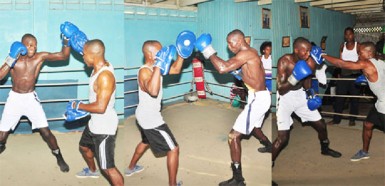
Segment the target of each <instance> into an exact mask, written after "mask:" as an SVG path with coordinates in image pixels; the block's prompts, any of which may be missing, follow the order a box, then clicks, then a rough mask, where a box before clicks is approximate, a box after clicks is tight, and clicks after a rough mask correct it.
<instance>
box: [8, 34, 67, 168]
mask: <svg viewBox="0 0 385 186" xmlns="http://www.w3.org/2000/svg"><path fill="white" fill-rule="evenodd" d="M62 34H65V33H63V32H62ZM68 39H69V38H66V37H63V41H62V42H63V47H62V50H61V51H60V52H57V53H49V52H36V51H37V40H36V38H35V36H33V35H32V34H25V35H24V36H23V37H22V39H21V42H18V41H16V42H14V43H13V44H12V46H11V48H10V53H9V56H8V57H7V58H6V59H5V64H3V65H2V66H1V70H0V79H3V78H4V77H5V76H6V75H7V74H8V72H10V73H11V77H12V90H11V91H10V92H9V95H8V99H7V102H6V104H5V106H4V111H3V114H2V117H1V123H0V153H2V152H3V151H4V150H5V144H6V141H7V138H8V135H9V131H10V130H14V129H15V127H16V125H17V123H18V122H19V120H20V117H22V116H26V117H28V119H29V120H30V121H31V123H32V129H38V130H39V132H40V134H41V136H42V137H43V139H44V141H45V142H46V143H47V144H48V146H49V148H50V149H51V150H52V153H53V155H54V156H55V157H56V159H57V164H58V165H59V167H60V170H61V171H63V172H68V171H69V167H68V165H67V163H66V162H65V161H64V159H63V157H62V154H61V151H60V149H59V146H58V144H57V141H56V138H55V136H54V135H53V134H52V133H51V131H50V129H49V127H48V122H47V118H46V115H45V113H44V110H43V107H42V105H41V103H40V100H39V98H38V96H37V94H36V92H35V85H36V79H37V77H38V76H39V72H40V69H41V66H42V65H43V63H44V62H51V61H62V60H67V59H68V57H69V54H70V47H68Z"/></svg>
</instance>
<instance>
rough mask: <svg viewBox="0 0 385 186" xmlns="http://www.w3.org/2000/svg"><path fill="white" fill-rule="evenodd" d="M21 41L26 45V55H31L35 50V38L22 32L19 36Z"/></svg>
mask: <svg viewBox="0 0 385 186" xmlns="http://www.w3.org/2000/svg"><path fill="white" fill-rule="evenodd" d="M21 42H22V43H23V44H24V46H25V47H27V56H28V57H32V56H34V55H35V53H36V50H37V40H36V37H35V36H33V35H32V34H24V35H23V37H22V38H21Z"/></svg>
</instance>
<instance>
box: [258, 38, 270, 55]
mask: <svg viewBox="0 0 385 186" xmlns="http://www.w3.org/2000/svg"><path fill="white" fill-rule="evenodd" d="M266 47H270V48H271V41H265V42H263V43H262V44H261V47H260V48H259V50H260V52H261V54H262V55H263V54H265V53H264V52H263V51H264V50H265V48H266Z"/></svg>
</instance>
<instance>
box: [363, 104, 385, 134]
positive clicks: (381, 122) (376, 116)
mask: <svg viewBox="0 0 385 186" xmlns="http://www.w3.org/2000/svg"><path fill="white" fill-rule="evenodd" d="M366 121H369V122H370V123H373V124H374V126H375V127H376V128H378V129H379V130H382V131H384V128H385V114H382V113H379V112H378V111H377V109H376V107H374V106H373V108H372V109H371V110H370V111H369V114H368V116H367V117H366ZM384 132H385V131H384Z"/></svg>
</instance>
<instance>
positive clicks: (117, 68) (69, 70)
mask: <svg viewBox="0 0 385 186" xmlns="http://www.w3.org/2000/svg"><path fill="white" fill-rule="evenodd" d="M120 69H124V67H115V68H114V70H120ZM57 72H84V68H75V69H58V70H41V71H40V73H57Z"/></svg>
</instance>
